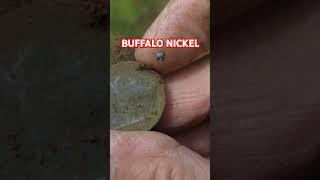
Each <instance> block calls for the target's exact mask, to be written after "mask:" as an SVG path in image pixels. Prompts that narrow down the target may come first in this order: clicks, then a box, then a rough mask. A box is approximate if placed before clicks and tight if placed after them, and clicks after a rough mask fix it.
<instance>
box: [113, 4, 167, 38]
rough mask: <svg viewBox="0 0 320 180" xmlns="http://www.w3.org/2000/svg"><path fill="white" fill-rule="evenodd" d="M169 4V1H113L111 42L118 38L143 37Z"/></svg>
mask: <svg viewBox="0 0 320 180" xmlns="http://www.w3.org/2000/svg"><path fill="white" fill-rule="evenodd" d="M167 2H168V0H111V1H110V31H111V33H110V34H111V36H110V38H111V40H114V39H115V38H117V37H142V36H143V34H144V31H145V30H147V28H148V27H149V26H150V25H151V23H152V21H153V20H154V19H155V18H156V17H157V15H158V14H159V13H160V12H161V10H162V9H163V8H164V6H165V4H166V3H167Z"/></svg>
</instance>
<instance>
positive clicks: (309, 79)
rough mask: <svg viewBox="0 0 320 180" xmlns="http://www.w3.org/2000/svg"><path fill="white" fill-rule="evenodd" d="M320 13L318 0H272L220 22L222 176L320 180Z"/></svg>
mask: <svg viewBox="0 0 320 180" xmlns="http://www.w3.org/2000/svg"><path fill="white" fill-rule="evenodd" d="M319 19H320V2H319V1H311V0H307V1H281V2H280V1H270V3H267V4H265V5H264V6H262V7H260V8H259V9H257V10H255V11H251V12H249V13H248V14H246V15H243V16H240V17H238V18H237V19H234V20H232V21H231V22H229V23H228V24H225V25H220V26H217V27H216V30H215V33H214V38H215V42H214V46H215V56H214V63H212V64H213V70H214V71H213V81H214V85H213V93H212V94H213V99H212V101H213V103H214V111H215V112H214V118H213V123H212V124H213V131H212V132H213V140H212V141H213V143H212V145H213V156H214V158H213V161H212V162H213V164H212V165H213V172H212V174H213V176H214V178H215V179H216V180H278V179H279V180H287V179H288V180H310V179H320V130H319V129H320V79H319V78H320V70H319V67H320V61H319V57H320V56H319V50H320V46H319V41H320V36H319V32H320V21H319Z"/></svg>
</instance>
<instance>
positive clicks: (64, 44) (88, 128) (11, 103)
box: [0, 0, 109, 180]
mask: <svg viewBox="0 0 320 180" xmlns="http://www.w3.org/2000/svg"><path fill="white" fill-rule="evenodd" d="M21 2H22V1H1V2H0V7H1V8H0V27H1V28H0V36H1V37H0V39H1V41H0V120H1V126H0V179H1V180H28V179H30V180H36V179H46V180H51V179H52V180H57V179H61V180H63V179H79V180H97V179H103V178H104V177H105V175H106V174H105V173H106V169H107V168H106V162H108V160H107V153H106V152H108V150H107V146H106V143H105V140H106V137H105V136H106V134H107V132H108V127H109V121H108V119H107V118H108V116H109V115H108V113H107V112H108V108H107V106H108V99H107V98H108V96H109V93H108V88H107V87H108V85H107V74H108V69H107V57H108V55H107V49H109V47H108V43H107V42H108V36H107V33H108V32H107V31H106V29H107V28H105V25H106V24H103V23H101V22H102V21H101V18H102V19H103V18H105V17H104V13H105V12H101V13H100V12H99V9H100V10H101V6H99V5H97V6H95V5H94V4H90V5H89V9H88V5H86V4H84V3H85V2H84V1H80V0H79V1H78V0H68V1H66V0H64V1H60V0H59V1H57V0H56V1H49V2H47V3H45V2H41V1H24V2H25V3H24V4H21ZM40 2H41V3H40ZM15 3H16V4H15ZM90 8H91V9H90ZM92 8H97V9H98V11H92ZM96 12H98V14H97V13H96Z"/></svg>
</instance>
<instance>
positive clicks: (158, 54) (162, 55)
mask: <svg viewBox="0 0 320 180" xmlns="http://www.w3.org/2000/svg"><path fill="white" fill-rule="evenodd" d="M165 58H166V53H165V52H163V51H160V52H156V59H157V61H164V59H165Z"/></svg>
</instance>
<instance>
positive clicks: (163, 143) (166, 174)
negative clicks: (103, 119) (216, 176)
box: [110, 131, 210, 180]
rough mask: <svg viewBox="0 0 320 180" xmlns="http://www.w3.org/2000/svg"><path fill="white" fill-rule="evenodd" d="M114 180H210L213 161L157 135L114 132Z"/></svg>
mask: <svg viewBox="0 0 320 180" xmlns="http://www.w3.org/2000/svg"><path fill="white" fill-rule="evenodd" d="M110 138H111V139H110V140H111V141H110V148H111V149H110V159H111V162H110V165H111V168H110V175H111V176H110V179H111V180H127V179H132V180H135V179H139V180H156V179H166V180H180V179H184V180H194V179H198V180H208V179H209V178H210V170H209V169H210V168H209V160H208V159H205V158H203V157H202V156H200V155H198V154H197V153H195V152H193V151H191V150H190V149H188V148H186V147H184V146H181V145H179V144H178V143H177V142H176V141H175V140H174V139H172V138H170V137H169V136H166V135H164V134H161V133H157V132H118V131H111V132H110Z"/></svg>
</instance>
